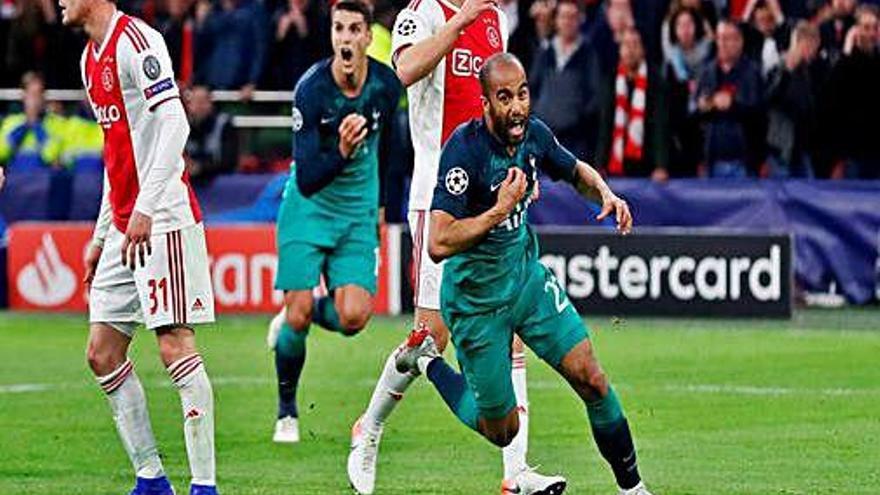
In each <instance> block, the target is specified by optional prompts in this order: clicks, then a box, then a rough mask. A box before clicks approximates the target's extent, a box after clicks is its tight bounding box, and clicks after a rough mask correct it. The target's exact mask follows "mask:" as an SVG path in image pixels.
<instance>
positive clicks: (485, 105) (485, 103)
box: [480, 95, 489, 113]
mask: <svg viewBox="0 0 880 495" xmlns="http://www.w3.org/2000/svg"><path fill="white" fill-rule="evenodd" d="M480 103H481V104H482V105H483V113H487V112H488V111H489V98H486V97H485V96H484V95H481V96H480Z"/></svg>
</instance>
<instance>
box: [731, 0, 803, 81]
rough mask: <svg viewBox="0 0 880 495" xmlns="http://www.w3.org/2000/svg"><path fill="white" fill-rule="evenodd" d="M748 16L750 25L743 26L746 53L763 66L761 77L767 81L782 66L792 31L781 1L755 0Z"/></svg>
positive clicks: (747, 10)
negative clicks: (771, 72) (780, 4)
mask: <svg viewBox="0 0 880 495" xmlns="http://www.w3.org/2000/svg"><path fill="white" fill-rule="evenodd" d="M745 16H746V19H747V20H748V23H747V24H743V25H742V29H743V37H744V38H745V53H746V55H747V56H749V57H750V58H751V59H752V60H754V61H755V62H757V63H758V64H759V65H760V67H761V76H762V77H767V75H768V74H769V73H770V71H772V70H773V69H775V68H776V66H777V65H779V64H780V63H782V54H783V53H784V52H785V50H786V49H787V48H788V41H789V38H790V36H791V29H790V28H789V26H788V24H787V22H786V20H785V15H784V14H783V13H782V8H781V7H780V6H779V2H778V0H752V1H751V2H749V4H748V6H747V8H746V12H745Z"/></svg>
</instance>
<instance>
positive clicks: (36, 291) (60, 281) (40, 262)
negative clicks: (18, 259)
mask: <svg viewBox="0 0 880 495" xmlns="http://www.w3.org/2000/svg"><path fill="white" fill-rule="evenodd" d="M16 285H17V287H18V292H19V293H20V294H21V295H22V297H24V298H25V299H26V300H27V301H28V302H29V303H31V304H34V305H36V306H44V307H51V306H57V305H59V304H63V303H65V302H67V301H68V300H69V299H70V298H71V297H73V294H74V293H75V292H76V288H77V281H76V275H75V274H74V272H73V270H72V269H71V267H70V266H68V265H66V264H65V263H64V260H62V259H61V255H60V254H59V253H58V247H57V246H56V245H55V240H54V239H53V238H52V235H51V234H49V233H46V234H43V238H42V242H41V243H40V246H39V247H38V248H37V249H36V252H35V256H34V260H33V262H31V263H28V264H27V265H25V267H24V268H22V270H21V271H20V272H19V273H18V278H17V280H16Z"/></svg>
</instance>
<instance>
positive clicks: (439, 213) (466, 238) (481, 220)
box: [428, 168, 528, 263]
mask: <svg viewBox="0 0 880 495" xmlns="http://www.w3.org/2000/svg"><path fill="white" fill-rule="evenodd" d="M527 185H528V181H527V179H526V174H525V172H523V171H522V170H520V169H519V168H511V169H509V170H508V171H507V178H505V179H504V182H503V183H502V184H501V188H500V189H499V190H498V199H497V200H496V202H495V205H494V206H492V208H489V209H488V210H486V211H485V212H483V213H482V214H480V215H478V216H476V217H470V218H456V217H454V216H453V215H452V214H450V213H448V212H446V211H444V210H440V209H434V210H433V211H431V231H430V233H429V235H428V239H429V243H428V255H429V256H431V259H432V260H434V262H437V263H439V262H440V261H442V260H444V259H446V258H449V257H450V256H453V255H455V254H458V253H460V252H462V251H465V250H467V249H469V248H470V247H471V246H473V245H474V244H476V243H477V242H479V241H480V240H481V239H482V238H483V237H485V236H486V234H488V233H489V231H490V230H492V228H493V227H495V226H496V225H498V224H499V223H501V222H503V221H504V220H505V219H507V217H508V216H509V215H510V213H511V212H512V211H513V209H514V208H516V205H517V203H519V202H520V200H522V198H523V196H525V194H526V186H527Z"/></svg>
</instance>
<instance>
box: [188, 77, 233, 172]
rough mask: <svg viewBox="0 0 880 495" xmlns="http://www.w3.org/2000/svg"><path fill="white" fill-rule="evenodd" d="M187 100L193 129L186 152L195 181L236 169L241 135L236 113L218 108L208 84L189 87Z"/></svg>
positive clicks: (190, 125)
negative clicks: (233, 121)
mask: <svg viewBox="0 0 880 495" xmlns="http://www.w3.org/2000/svg"><path fill="white" fill-rule="evenodd" d="M185 102H186V113H187V116H188V117H189V127H190V132H189V138H188V139H187V141H186V147H185V148H184V152H185V153H186V163H187V170H188V171H189V175H190V178H191V179H192V181H193V183H204V182H207V181H209V180H210V179H212V178H214V177H215V176H217V175H220V174H223V173H229V172H233V171H235V166H236V164H237V161H238V139H237V135H236V133H235V129H234V128H233V127H232V117H230V116H229V115H228V114H226V113H222V112H217V111H216V110H215V109H214V102H213V101H212V99H211V92H210V91H209V90H208V88H206V87H205V86H195V87H193V88H191V89H190V90H189V91H187V93H186V101H185Z"/></svg>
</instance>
